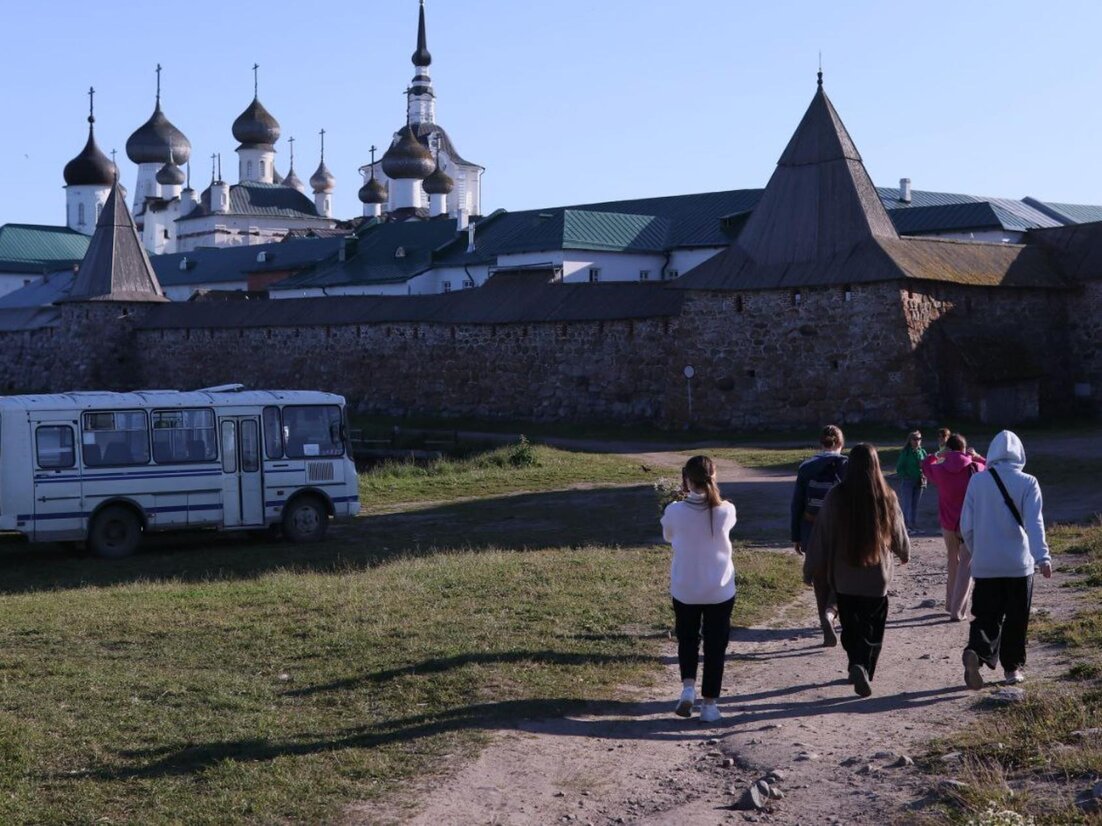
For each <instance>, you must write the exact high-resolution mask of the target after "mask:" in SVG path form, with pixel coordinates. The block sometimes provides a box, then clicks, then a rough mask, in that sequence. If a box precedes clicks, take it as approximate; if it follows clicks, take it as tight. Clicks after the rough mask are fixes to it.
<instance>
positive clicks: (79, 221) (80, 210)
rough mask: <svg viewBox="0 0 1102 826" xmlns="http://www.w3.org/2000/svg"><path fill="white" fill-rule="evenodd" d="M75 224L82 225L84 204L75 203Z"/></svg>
mask: <svg viewBox="0 0 1102 826" xmlns="http://www.w3.org/2000/svg"><path fill="white" fill-rule="evenodd" d="M77 225H78V226H84V204H77Z"/></svg>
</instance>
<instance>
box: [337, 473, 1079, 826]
mask: <svg viewBox="0 0 1102 826" xmlns="http://www.w3.org/2000/svg"><path fill="white" fill-rule="evenodd" d="M644 456H645V458H644ZM640 460H641V461H645V462H647V463H648V464H652V465H655V466H661V467H672V468H677V467H679V466H680V463H681V462H683V461H684V455H683V454H681V453H676V454H673V453H670V454H659V453H650V454H640ZM719 470H720V473H721V481H723V482H724V485H723V488H724V493H725V495H726V496H727V497H728V498H730V499H731V500H732V501H734V502H735V504H736V506H737V507H738V508H739V516H740V523H742V524H744V525H745V524H753V521H752V520H751V519H750V518H749V517H750V513H748V511H750V512H754V511H760V514H761V515H762V516H763V517H765V516H766V515H768V522H769V524H768V525H767V526H764V527H765V528H766V531H763V532H768V533H770V534H772V535H773V536H777V535H782V536H783V535H784V530H785V528H784V526H783V522H784V519H783V514H784V513H785V511H786V507H787V496H788V495H789V494H790V491H791V484H792V477H791V476H783V475H770V474H761V473H756V472H752V471H748V470H746V469H744V468H742V467H740V466H738V465H735V464H734V463H724V465H723V466H722V467H720V468H719ZM935 509H936V496H933V495H928V496H926V497H925V498H924V501H923V503H922V509H921V511H922V513H921V519H920V524H924V525H926V526H928V527H930V528H933V527H934V526H935V525H936V512H935ZM1061 518H1065V519H1066V518H1070V515H1064V516H1063V517H1061ZM760 527H761V526H759V528H760ZM738 533H739V528H738V527H736V530H735V535H736V537H737V535H738ZM755 533H756V532H755ZM773 550H774V551H775V550H776V546H775V545H774V547H773ZM763 552H765V551H764V550H763ZM944 568H945V563H944V545H943V543H942V540H941V538H940V535H934V534H933V531H932V530H931V531H930V532H929V535H927V536H920V537H917V538H916V539H915V541H914V545H913V550H912V562H911V564H910V565H907V566H905V567H902V568H899V569H897V570H898V573H897V578H896V582H895V584H894V587H893V590H892V592H891V594H890V609H889V618H888V630H887V634H886V639H885V643H884V651H883V654H882V657H881V661H880V665H879V668H878V672H877V675H876V680H875V681H874V683H873V690H874V694H873V696H872V697H871V698H868V699H860V698H858V697H857V696H856V695H855V694H854V693H853V690H852V688H851V687H850V686H849V685H848V683H847V682H846V680H845V679H844V677H845V668H844V666H845V655H844V653H843V652H842V650H841V648H840V647H839V648H834V649H824V648H822V647H821V644H820V643H821V634H820V632H819V630H818V628H817V624H813V623H812V622H811V620H812V618H813V617H814V614H815V612H814V600H813V598H812V596H811V594H810V592H806V593H804V595H803V596H802V597H801V598H800V599H798V600H797V601H796V602H795V603H793V604H791V605H789V606H787V607H786V608H785V609H783V610H782V611H781V612H780V614H779V615H778V616H777V617H775V618H774V620H773V621H772V622H770V623H769V624H768V625H766V626H761V627H754V628H741V629H737V630H735V631H734V632H733V634H732V642H731V645H730V648H729V649H728V667H727V672H726V675H725V679H724V692H725V696H724V697H723V698H722V699H721V701H720V708H721V711H722V713H723V715H724V717H723V720H722V721H721V722H720V723H719V724H716V725H712V726H705V725H702V724H701V723H699V721H698V720H697V719H696V718H695V717H694V718H693V719H691V720H683V719H681V718H679V717H676V716H674V715H673V714H672V709H673V705H674V701H675V699H676V696H677V692H678V691H679V689H680V684H679V683H680V681H679V679H678V674H677V666H676V650H675V647H674V645H673V643H672V642H671V643H670V644H669V645H667V646H666V650H665V652H664V653H665V656H664V657H663V662H664V664H665V669H666V672H667V677H668V679H667V680H666V681H665V684H664V685H663V686H662V687H660V688H659V689H657V690H655V691H648V692H633V693H632V694H631V701H630V702H622V703H617V704H613V705H598V704H594V705H593V706H592V707H591V708H589V709H587V711H586V713H584V714H579V715H575V716H571V717H566V718H556V719H530V720H517V721H515V724H514V725H513V727H512V728H509V729H506V730H504V731H500V732H498V733H497V734H495V736H494V741H493V742H492V743H491V745H490V746H488V747H487V748H485V749H484V750H483V751H482V753H481V755H480V756H479V757H478V758H477V759H476V760H475V761H474V762H473V763H471V764H469V765H466V766H463V767H457V768H456V769H455V770H454V771H453V772H452V773H451V774H450V775H447V776H445V777H442V778H439V777H438V778H434V779H432V780H431V781H428V782H426V783H425V784H423V787H422V788H421V789H419V790H416V791H413V792H412V793H408V794H404V795H403V796H402V797H403V798H404V799H405V800H406V801H410V800H415V801H417V804H418V807H417V809H416V810H411V809H402V808H393V809H389V810H383V811H380V810H378V809H373V810H372V811H371V812H370V813H369V812H367V811H365V810H364V809H362V808H357V809H356V810H349V812H348V818H347V820H348V822H350V823H351V822H358V823H391V822H402V823H407V822H408V823H414V824H423V826H439V825H440V824H517V825H518V826H520V825H521V824H547V823H559V822H561V823H591V824H613V823H634V824H660V823H661V824H666V823H686V824H689V823H691V824H696V823H705V824H707V823H728V822H744V821H751V822H755V821H761V822H768V823H774V824H793V826H795V825H796V824H801V825H802V824H807V823H832V822H838V823H845V824H850V823H876V822H894V821H895V820H896V819H897V818H899V817H901V816H904V815H903V813H904V812H905V810H906V808H907V807H908V806H911V805H913V804H914V802H915V801H917V800H920V799H921V798H922V797H923V795H924V794H925V792H926V790H927V789H928V788H929V784H930V778H929V777H928V776H920V775H919V774H918V772H917V771H916V769H914V768H911V767H901V768H889V766H891V764H893V763H894V762H895V761H896V759H897V757H898V756H899V755H901V754H910V752H911V751H912V750H917V749H920V748H922V744H924V743H926V742H928V741H929V740H930V739H931V738H934V737H937V736H939V735H942V734H949V733H950V732H952V731H955V730H958V729H960V728H962V727H963V726H964V725H965V724H966V721H967V720H968V719H969V717H970V716H972V715H974V714H975V710H974V709H975V707H976V705H977V703H978V702H979V701H980V700H981V699H982V698H983V697H987V696H989V695H990V694H991V693H992V692H993V691H994V690H995V687H994V686H992V687H991V688H988V689H985V690H984V691H983V692H980V693H979V694H977V693H974V692H971V691H968V690H966V689H965V688H964V686H963V682H962V669H961V665H960V651H961V648H962V647H963V645H964V642H965V640H966V637H967V628H968V626H967V623H953V622H948V621H947V618H946V617H945V615H944V614H943V613H942V611H941V605H942V602H943V600H944V590H945V573H944ZM1060 581H1061V579H1060V576H1059V574H1057V575H1056V576H1054V578H1053V579H1052V580H1048V581H1042V580H1038V587H1037V589H1036V592H1035V597H1034V605H1035V608H1038V609H1042V610H1047V611H1049V612H1050V613H1052V614H1053V615H1056V616H1060V615H1064V614H1067V613H1069V612H1070V611H1071V610H1072V605H1071V601H1072V599H1073V597H1072V595H1071V593H1070V592H1069V590H1068V589H1061V588H1059V585H1060ZM736 611H737V609H736ZM1058 658H1059V654H1058V652H1056V651H1054V650H1051V649H1045V648H1044V647H1042V646H1040V645H1037V644H1033V645H1032V646H1031V649H1030V663H1029V667H1028V671H1029V672H1030V673H1033V674H1036V675H1049V674H1055V673H1058V671H1059V670H1061V664H1060V662H1059V661H1058ZM988 673H991V674H992V675H993V676H994V674H993V672H988ZM998 676H1000V677H1001V672H1000V673H999V674H998ZM1028 686H1029V683H1028V682H1027V683H1026V685H1025V687H1026V688H1027V689H1028ZM773 770H780V771H781V772H782V773H783V774H784V779H783V780H782V781H781V782H780V783H779V784H777V785H778V787H779V788H780V789H781V790H782V792H783V794H784V797H783V799H779V800H775V801H774V802H773V803H772V804H771V811H770V812H769V813H752V812H744V811H740V810H736V809H735V808H733V806H734V804H736V803H737V801H738V800H739V798H740V797H741V796H742V794H743V793H744V791H745V790H746V789H747V788H748V787H749V786H750V785H751V784H753V782H754V781H755V780H757V779H759V778H761V777H762V776H763V775H764V774H765V773H766V772H769V771H773ZM407 805H408V804H407ZM904 817H905V816H904Z"/></svg>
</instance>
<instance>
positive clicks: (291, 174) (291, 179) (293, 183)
mask: <svg viewBox="0 0 1102 826" xmlns="http://www.w3.org/2000/svg"><path fill="white" fill-rule="evenodd" d="M283 185H284V186H285V187H287V188H288V189H297V190H298V191H299V192H305V191H306V187H305V186H304V185H303V183H302V181H300V180H299V179H298V175H296V174H295V168H294V167H293V166H292V167H291V168H290V169H288V170H287V177H286V178H284V179H283Z"/></svg>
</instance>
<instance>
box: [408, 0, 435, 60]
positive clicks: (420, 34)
mask: <svg viewBox="0 0 1102 826" xmlns="http://www.w3.org/2000/svg"><path fill="white" fill-rule="evenodd" d="M410 59H411V60H412V61H413V65H414V66H428V65H430V64H431V63H432V55H431V54H429V49H428V44H427V42H426V38H425V0H421V14H420V17H419V18H418V20H417V51H415V52H414V53H413V57H412V58H410Z"/></svg>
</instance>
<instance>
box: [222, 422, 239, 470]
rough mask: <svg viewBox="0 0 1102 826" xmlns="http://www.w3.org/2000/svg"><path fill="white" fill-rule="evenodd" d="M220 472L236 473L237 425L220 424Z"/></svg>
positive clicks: (231, 423) (229, 423) (230, 423)
mask: <svg viewBox="0 0 1102 826" xmlns="http://www.w3.org/2000/svg"><path fill="white" fill-rule="evenodd" d="M222 472H223V473H237V425H236V424H234V423H233V422H222Z"/></svg>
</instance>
